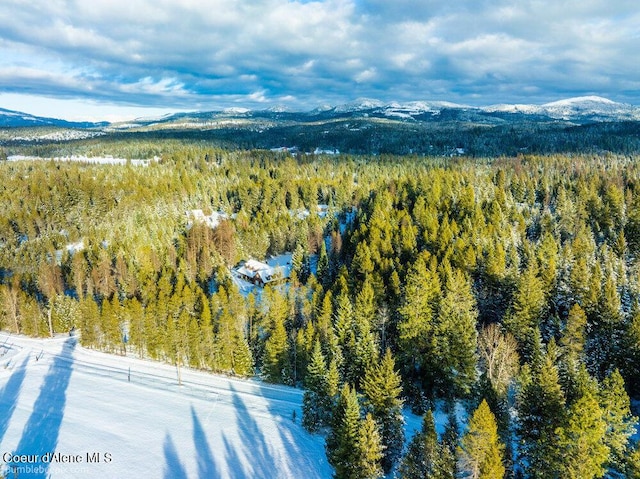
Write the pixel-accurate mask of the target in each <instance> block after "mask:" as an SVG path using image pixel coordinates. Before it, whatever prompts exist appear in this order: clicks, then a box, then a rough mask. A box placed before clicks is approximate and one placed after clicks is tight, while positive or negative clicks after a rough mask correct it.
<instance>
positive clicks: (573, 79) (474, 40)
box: [0, 0, 640, 120]
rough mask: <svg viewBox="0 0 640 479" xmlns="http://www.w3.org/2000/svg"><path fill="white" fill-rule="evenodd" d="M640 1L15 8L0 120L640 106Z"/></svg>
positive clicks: (71, 2) (1, 45)
mask: <svg viewBox="0 0 640 479" xmlns="http://www.w3.org/2000/svg"><path fill="white" fill-rule="evenodd" d="M638 25H640V7H638V4H637V1H636V0H621V1H616V0H610V1H606V0H560V1H559V0H419V1H418V0H324V1H286V0H91V1H86V0H48V1H46V2H45V1H33V0H2V6H1V8H0V107H4V108H9V109H14V110H20V111H26V112H29V113H33V114H39V115H47V116H55V117H61V118H68V119H108V120H116V119H123V118H130V117H135V116H141V115H155V114H158V113H165V112H170V111H178V110H211V109H220V108H228V107H245V108H268V107H271V106H276V105H283V106H287V107H290V108H292V109H303V110H304V109H313V108H315V107H317V106H319V105H325V104H331V105H335V104H340V103H346V102H349V101H352V100H354V99H356V98H362V97H366V98H375V99H379V100H382V101H411V100H447V101H452V102H457V103H463V104H470V105H490V104H494V103H538V104H539V103H545V102H548V101H554V100H558V99H562V98H567V97H573V96H583V95H600V96H604V97H607V98H610V99H612V100H615V101H620V102H625V103H632V104H636V105H640V74H639V73H638V71H639V70H638V68H639V67H638V65H640V48H639V47H640V28H638Z"/></svg>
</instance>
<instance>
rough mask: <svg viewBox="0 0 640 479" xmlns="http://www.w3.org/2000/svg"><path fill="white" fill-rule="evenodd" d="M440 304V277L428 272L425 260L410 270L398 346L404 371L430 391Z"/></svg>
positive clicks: (403, 303) (406, 282) (401, 311)
mask: <svg viewBox="0 0 640 479" xmlns="http://www.w3.org/2000/svg"><path fill="white" fill-rule="evenodd" d="M439 300H440V279H439V277H438V274H437V273H436V272H434V271H432V270H431V269H427V265H426V264H425V262H424V259H423V258H422V256H419V257H418V259H417V260H416V262H415V263H414V264H413V265H412V266H411V268H410V269H409V272H408V273H407V278H406V281H405V286H404V297H403V299H402V306H401V307H400V309H399V311H398V312H399V313H400V322H399V324H398V342H399V346H400V350H401V359H402V363H403V369H404V370H405V371H406V373H407V376H408V377H409V378H413V377H415V378H420V379H421V380H422V382H423V384H422V385H423V387H424V388H425V389H427V390H429V389H430V388H431V387H432V385H433V382H434V378H435V376H436V371H435V365H434V347H435V346H434V321H435V317H434V316H435V312H436V311H437V308H438V302H439Z"/></svg>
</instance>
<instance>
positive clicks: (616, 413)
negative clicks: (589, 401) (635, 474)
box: [598, 369, 638, 471]
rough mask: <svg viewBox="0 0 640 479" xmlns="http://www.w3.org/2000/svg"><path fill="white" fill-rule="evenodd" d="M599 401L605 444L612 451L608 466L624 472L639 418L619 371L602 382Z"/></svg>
mask: <svg viewBox="0 0 640 479" xmlns="http://www.w3.org/2000/svg"><path fill="white" fill-rule="evenodd" d="M598 400H599V404H600V408H601V409H602V417H603V419H604V422H605V424H606V431H605V435H604V444H605V445H606V446H608V448H609V450H610V455H609V460H608V464H609V466H610V467H613V468H615V469H617V470H619V471H622V470H623V469H624V462H625V455H626V454H627V452H628V444H629V438H630V437H631V436H632V435H633V433H634V432H635V429H636V427H637V425H638V418H637V417H634V416H633V415H632V414H631V407H630V406H631V404H630V400H629V396H628V395H627V392H626V391H625V388H624V380H623V379H622V375H621V374H620V372H619V371H618V370H617V369H616V370H615V371H613V372H612V373H611V374H609V376H607V377H606V378H605V380H604V381H602V384H601V385H600V392H599V398H598Z"/></svg>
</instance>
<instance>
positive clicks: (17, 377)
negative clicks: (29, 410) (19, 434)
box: [0, 356, 29, 442]
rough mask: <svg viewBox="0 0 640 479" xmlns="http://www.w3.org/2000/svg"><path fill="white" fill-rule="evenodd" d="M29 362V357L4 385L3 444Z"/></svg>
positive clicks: (0, 430) (0, 425)
mask: <svg viewBox="0 0 640 479" xmlns="http://www.w3.org/2000/svg"><path fill="white" fill-rule="evenodd" d="M28 362H29V357H28V356H27V357H26V358H24V360H23V361H22V363H21V364H20V365H19V366H16V367H15V368H14V370H13V373H11V377H10V378H9V380H8V381H7V383H6V384H5V385H4V388H2V392H0V410H1V411H2V415H1V416H0V442H2V439H3V438H4V435H5V433H6V432H7V429H8V428H9V423H10V422H11V416H13V411H14V410H15V409H16V404H17V403H18V396H19V395H20V390H21V389H22V383H23V381H24V377H25V376H26V374H27V363H28Z"/></svg>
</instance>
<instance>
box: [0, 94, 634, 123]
mask: <svg viewBox="0 0 640 479" xmlns="http://www.w3.org/2000/svg"><path fill="white" fill-rule="evenodd" d="M342 118H343V119H354V118H362V119H375V118H377V119H386V120H389V121H399V122H407V121H408V122H442V121H446V122H449V123H451V122H454V123H455V122H464V123H469V122H471V123H481V124H496V125H497V124H505V123H515V122H519V121H536V122H538V121H542V122H545V121H546V122H549V121H554V122H557V121H561V122H562V121H567V122H573V123H593V122H603V121H604V122H609V121H640V108H639V107H636V106H634V105H629V104H625V103H618V102H614V101H611V100H609V99H606V98H602V97H598V96H584V97H577V98H569V99H565V100H559V101H554V102H551V103H545V104H541V105H532V104H498V105H491V106H484V107H482V106H469V105H461V104H457V103H452V102H447V101H409V102H388V103H385V102H383V101H380V100H375V99H370V98H360V99H357V100H355V101H352V102H349V103H345V104H342V105H336V106H331V105H321V106H318V107H317V108H315V109H313V110H309V111H294V110H291V109H289V108H286V107H282V106H275V107H272V108H268V109H265V110H249V109H246V108H238V107H234V108H227V109H221V110H216V111H200V112H180V113H173V114H167V115H163V116H159V117H155V118H138V119H136V120H133V121H130V122H126V123H119V124H111V125H110V129H115V130H118V129H130V128H147V127H153V128H163V127H167V128H174V129H175V128H178V129H181V128H187V129H192V128H204V127H207V128H208V127H217V126H222V125H229V124H236V123H237V122H238V121H242V122H243V124H247V123H260V124H261V125H262V126H261V127H264V126H274V125H275V124H278V122H282V121H286V122H288V123H287V124H291V122H294V123H296V122H299V123H301V124H304V123H306V122H317V121H330V120H335V119H342ZM234 122H236V123H234ZM107 125H108V123H106V122H105V123H88V122H82V123H78V122H68V121H64V120H59V119H53V118H42V117H38V116H34V115H30V114H27V113H21V112H17V111H11V110H5V109H1V108H0V127H29V126H55V127H66V128H98V127H102V126H107Z"/></svg>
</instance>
